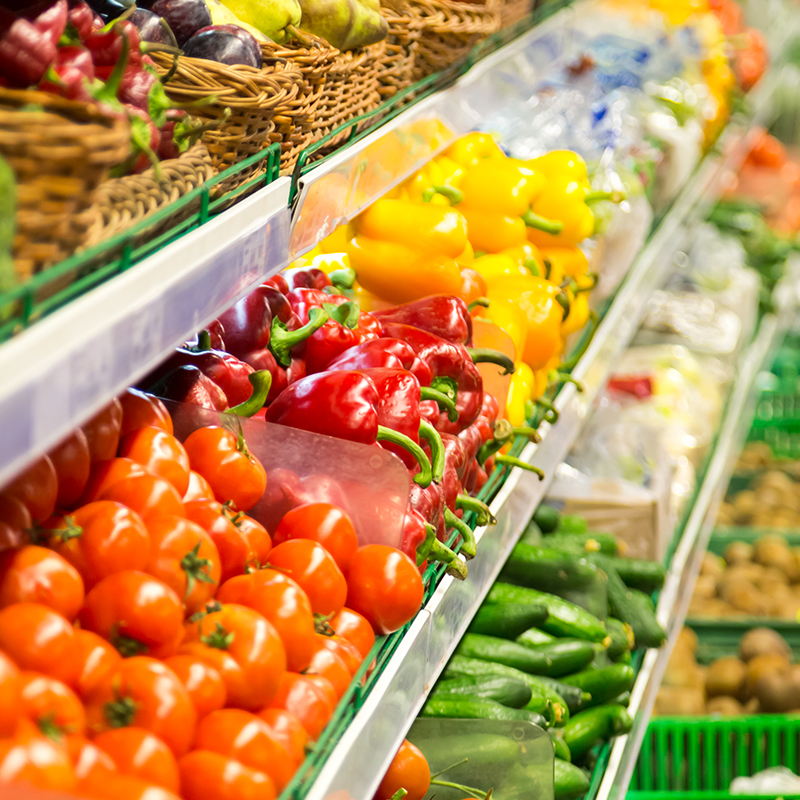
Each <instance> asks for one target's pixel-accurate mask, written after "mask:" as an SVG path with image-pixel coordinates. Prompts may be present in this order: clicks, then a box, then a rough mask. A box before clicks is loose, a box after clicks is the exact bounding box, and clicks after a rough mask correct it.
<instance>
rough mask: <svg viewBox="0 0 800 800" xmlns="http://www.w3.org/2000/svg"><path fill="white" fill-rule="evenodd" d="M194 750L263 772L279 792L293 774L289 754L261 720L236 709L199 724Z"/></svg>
mask: <svg viewBox="0 0 800 800" xmlns="http://www.w3.org/2000/svg"><path fill="white" fill-rule="evenodd" d="M195 749H197V750H211V751H212V752H217V753H220V754H221V755H224V756H228V757H230V758H235V759H237V761H240V762H241V763H242V764H244V765H245V766H247V767H250V769H256V770H259V771H260V772H266V773H267V775H269V776H270V777H271V778H272V780H273V781H274V782H275V788H276V789H277V790H278V791H279V792H280V791H282V790H283V788H284V787H285V786H286V784H287V783H289V781H290V780H291V779H292V775H293V774H294V771H295V768H296V766H295V760H294V757H293V753H291V752H290V751H289V750H287V749H286V747H285V746H284V745H283V743H282V742H281V741H280V739H279V738H278V737H277V736H275V734H273V732H272V729H271V728H270V727H269V725H267V723H266V722H265V721H264V720H263V719H261V717H258V716H256V715H255V714H251V713H249V712H247V711H242V710H241V709H238V708H225V709H222V710H221V711H213V712H212V713H211V714H209V715H208V716H207V717H205V718H204V719H203V720H201V721H200V724H199V725H198V726H197V735H196V736H195Z"/></svg>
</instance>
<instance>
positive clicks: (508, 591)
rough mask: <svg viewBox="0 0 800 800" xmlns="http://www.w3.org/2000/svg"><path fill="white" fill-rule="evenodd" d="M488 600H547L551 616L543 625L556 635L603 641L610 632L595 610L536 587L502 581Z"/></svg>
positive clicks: (520, 601) (535, 603)
mask: <svg viewBox="0 0 800 800" xmlns="http://www.w3.org/2000/svg"><path fill="white" fill-rule="evenodd" d="M487 600H488V601H489V602H490V603H530V604H532V605H541V604H544V605H545V606H546V607H547V619H546V620H545V621H544V622H543V623H541V625H540V627H541V628H542V630H544V631H546V632H547V633H552V634H553V635H554V636H562V637H568V638H571V639H586V640H587V641H589V642H602V641H603V640H604V639H605V638H606V635H607V634H606V629H605V626H604V625H603V623H602V622H601V621H600V620H599V619H598V618H597V617H595V616H594V614H590V613H589V612H588V611H585V610H584V609H582V608H581V607H580V606H576V605H575V604H574V603H570V602H569V601H568V600H564V599H563V598H561V597H557V596H556V595H553V594H547V593H546V592H539V591H537V590H536V589H528V588H527V587H524V586H512V585H511V584H510V583H500V582H498V583H495V585H494V586H492V588H491V589H490V590H489V594H488V596H487ZM615 616H617V615H615Z"/></svg>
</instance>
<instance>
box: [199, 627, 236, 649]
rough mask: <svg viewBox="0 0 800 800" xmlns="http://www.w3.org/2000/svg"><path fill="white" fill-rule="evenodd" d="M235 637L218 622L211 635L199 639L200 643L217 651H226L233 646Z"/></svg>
mask: <svg viewBox="0 0 800 800" xmlns="http://www.w3.org/2000/svg"><path fill="white" fill-rule="evenodd" d="M235 635H236V634H234V633H231V632H230V631H228V630H227V628H225V627H224V626H223V625H222V624H221V623H219V622H218V623H217V624H216V627H215V628H214V630H213V631H212V632H211V633H209V634H207V635H206V636H201V637H200V641H201V642H202V643H203V644H207V645H208V646H209V647H216V648H217V650H227V649H228V648H229V647H230V646H231V645H232V644H233V640H234V637H235Z"/></svg>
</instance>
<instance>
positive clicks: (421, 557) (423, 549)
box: [417, 522, 436, 567]
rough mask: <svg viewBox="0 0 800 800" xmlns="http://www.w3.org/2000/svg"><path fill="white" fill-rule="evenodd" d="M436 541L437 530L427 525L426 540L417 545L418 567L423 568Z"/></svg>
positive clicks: (428, 523)
mask: <svg viewBox="0 0 800 800" xmlns="http://www.w3.org/2000/svg"><path fill="white" fill-rule="evenodd" d="M434 541H436V528H434V527H433V525H431V524H430V522H426V523H425V538H424V539H423V540H422V541H421V542H420V543H419V544H418V545H417V566H418V567H421V566H422V564H423V563H424V561H425V559H426V558H427V557H428V555H429V554H430V552H431V547H433V543H434Z"/></svg>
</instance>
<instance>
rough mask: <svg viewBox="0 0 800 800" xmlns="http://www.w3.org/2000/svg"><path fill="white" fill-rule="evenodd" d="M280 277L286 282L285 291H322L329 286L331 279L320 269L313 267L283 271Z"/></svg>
mask: <svg viewBox="0 0 800 800" xmlns="http://www.w3.org/2000/svg"><path fill="white" fill-rule="evenodd" d="M281 275H282V277H283V278H284V280H285V281H286V285H287V287H288V289H287V291H288V290H291V289H324V288H325V287H326V286H330V285H331V279H330V278H329V277H328V276H327V275H326V274H325V273H324V272H323V271H322V270H321V269H316V268H315V267H300V268H298V269H285V270H284V271H283V272H282V273H281Z"/></svg>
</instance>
